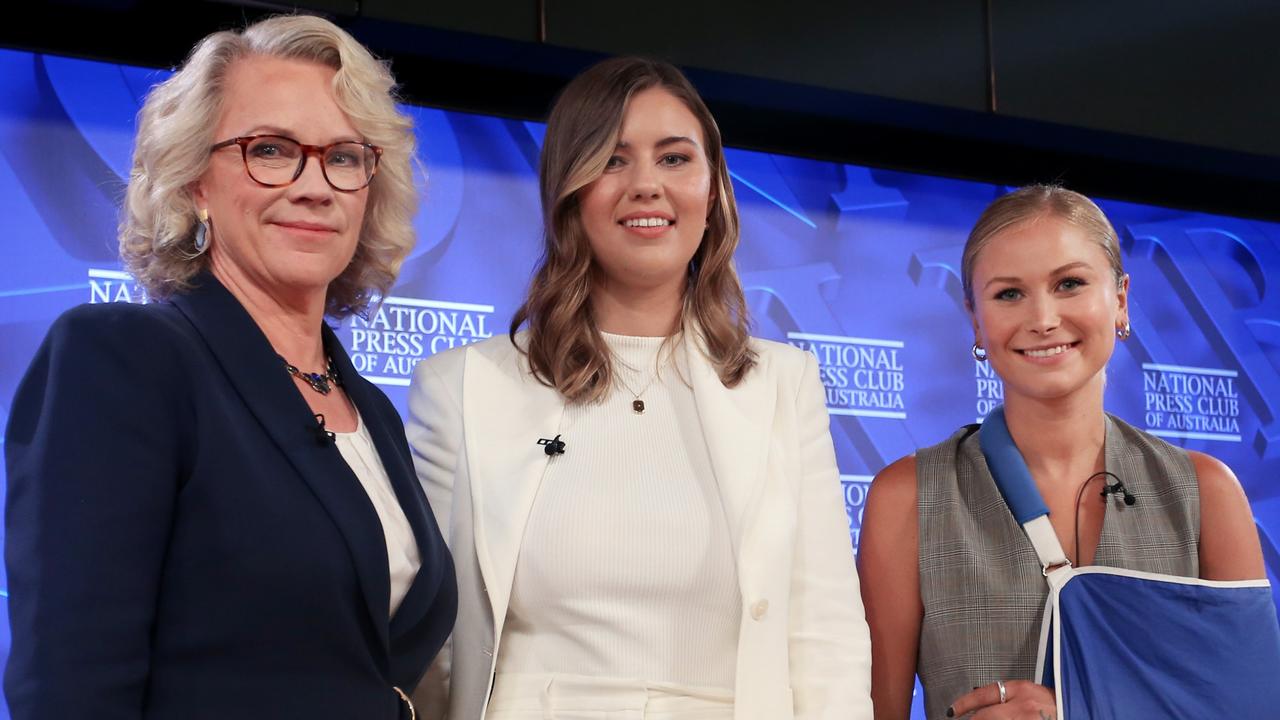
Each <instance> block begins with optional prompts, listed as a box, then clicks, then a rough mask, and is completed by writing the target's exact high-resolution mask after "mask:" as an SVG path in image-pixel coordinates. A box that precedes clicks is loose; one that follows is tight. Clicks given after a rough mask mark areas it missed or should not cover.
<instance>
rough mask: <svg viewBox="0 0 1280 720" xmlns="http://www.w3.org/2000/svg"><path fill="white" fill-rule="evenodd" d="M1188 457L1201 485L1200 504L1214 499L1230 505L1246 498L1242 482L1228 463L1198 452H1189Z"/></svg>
mask: <svg viewBox="0 0 1280 720" xmlns="http://www.w3.org/2000/svg"><path fill="white" fill-rule="evenodd" d="M1186 452H1187V457H1188V458H1189V459H1190V460H1191V467H1192V468H1194V469H1195V471H1196V481H1197V482H1198V483H1199V485H1200V502H1201V504H1204V503H1206V502H1212V501H1213V500H1214V499H1217V500H1220V501H1225V502H1228V503H1231V502H1235V501H1238V500H1244V501H1245V502H1246V503H1247V502H1248V500H1247V499H1246V498H1245V494H1244V488H1243V487H1241V486H1240V480H1239V479H1237V478H1236V474H1235V473H1234V472H1232V471H1231V468H1230V467H1228V466H1227V464H1226V463H1224V462H1222V461H1221V460H1219V459H1218V458H1216V457H1214V456H1212V455H1208V454H1206V453H1202V452H1198V451H1196V450H1188V451H1186Z"/></svg>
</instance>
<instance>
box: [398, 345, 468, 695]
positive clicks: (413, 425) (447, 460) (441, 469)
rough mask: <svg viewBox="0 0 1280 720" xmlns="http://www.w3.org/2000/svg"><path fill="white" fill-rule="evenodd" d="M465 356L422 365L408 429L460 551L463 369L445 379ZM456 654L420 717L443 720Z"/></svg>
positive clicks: (442, 522) (421, 475)
mask: <svg viewBox="0 0 1280 720" xmlns="http://www.w3.org/2000/svg"><path fill="white" fill-rule="evenodd" d="M460 357H461V351H454V352H448V353H444V354H443V355H436V356H433V357H431V358H428V359H426V360H423V361H422V362H420V363H418V366H417V367H416V368H415V369H414V374H413V382H412V385H411V386H410V388H409V420H408V422H407V423H406V425H405V435H406V436H407V437H408V439H409V449H410V451H411V453H412V454H413V466H414V470H415V471H416V472H417V474H418V481H419V482H420V483H422V488H423V490H424V491H425V492H426V494H427V501H428V502H429V503H430V504H431V511H432V512H433V513H435V516H436V523H437V524H438V525H439V526H440V532H441V533H442V534H443V535H444V538H445V541H446V542H447V543H448V544H449V547H450V548H453V547H454V546H455V545H454V539H453V535H452V533H453V527H454V523H453V522H452V516H453V483H454V473H455V472H456V471H457V468H458V459H459V455H460V453H461V451H462V448H461V446H462V398H461V386H462V383H461V366H460V364H459V366H458V368H457V370H458V373H457V375H458V377H457V378H456V379H455V380H456V381H455V382H450V381H449V380H448V379H446V377H445V375H446V374H450V375H452V374H453V373H449V368H450V367H451V366H452V364H454V363H456V361H457V360H458V358H460ZM442 366H443V367H442ZM451 379H454V378H451ZM452 650H453V638H452V636H451V637H450V638H449V640H446V641H445V644H444V647H443V648H441V649H440V653H439V654H438V655H437V656H436V659H435V661H434V662H433V663H432V664H431V667H430V668H428V670H427V674H426V676H425V677H423V679H422V681H421V682H419V683H418V688H417V689H416V690H415V691H414V694H413V699H414V704H415V705H416V706H418V708H420V709H421V710H422V711H421V712H420V713H419V714H420V715H424V716H425V715H426V712H427V711H429V709H432V708H439V709H440V713H441V714H440V715H437V716H436V717H437V718H438V717H443V714H442V713H443V711H444V708H446V707H448V702H447V701H448V697H449V677H450V669H451V660H452ZM427 720H435V718H429V717H428V718H427Z"/></svg>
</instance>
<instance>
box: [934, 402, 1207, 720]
mask: <svg viewBox="0 0 1280 720" xmlns="http://www.w3.org/2000/svg"><path fill="white" fill-rule="evenodd" d="M1106 422H1107V429H1106V451H1105V457H1106V469H1107V470H1108V471H1110V472H1112V473H1115V474H1116V475H1117V476H1119V477H1120V478H1121V479H1122V480H1123V481H1124V484H1125V487H1126V488H1128V489H1129V491H1130V492H1131V493H1133V495H1135V496H1136V497H1137V503H1136V504H1134V505H1133V506H1126V505H1124V503H1123V502H1121V500H1120V497H1119V496H1112V497H1111V498H1108V499H1107V500H1106V501H1105V502H1106V503H1107V509H1106V514H1105V517H1104V520H1103V524H1102V536H1101V539H1100V541H1099V543H1098V549H1097V553H1096V557H1095V560H1094V563H1095V564H1097V565H1106V566H1110V567H1118V568H1126V569H1130V570H1141V571H1145V572H1154V573H1166V574H1170V575H1181V576H1185V577H1198V576H1199V572H1200V567H1199V559H1198V548H1199V534H1200V494H1199V485H1198V483H1197V481H1196V474H1195V469H1194V468H1193V467H1192V465H1191V459H1190V457H1188V455H1187V453H1186V451H1184V450H1182V449H1180V448H1177V447H1174V446H1173V445H1170V444H1169V443H1167V442H1164V441H1163V440H1161V439H1159V438H1157V437H1154V436H1151V435H1148V434H1147V433H1144V432H1142V431H1140V430H1138V429H1136V428H1134V427H1132V426H1130V425H1128V424H1127V423H1125V422H1124V421H1123V420H1120V419H1119V418H1116V417H1114V416H1111V415H1107V416H1106ZM978 427H979V426H976V425H971V426H967V427H965V428H961V429H960V430H959V431H957V432H956V433H955V434H954V435H952V436H951V437H950V438H948V439H947V440H946V441H945V442H942V443H940V444H938V445H934V446H932V447H928V448H924V449H922V450H920V451H919V452H917V453H916V482H917V485H918V489H919V500H918V505H917V512H918V514H919V523H920V538H919V540H920V558H919V564H920V599H921V601H922V602H923V604H924V619H923V624H922V625H921V628H920V653H919V658H918V661H917V666H916V671H917V673H919V675H920V681H921V683H922V684H923V685H924V693H925V709H926V716H927V717H928V718H930V719H931V720H932V719H933V718H943V717H945V713H946V711H947V706H949V705H950V704H951V703H952V702H953V701H954V700H955V699H956V698H958V697H960V696H961V695H963V694H965V693H967V692H969V691H970V690H972V689H973V688H974V686H977V685H985V684H989V683H993V682H995V681H997V680H1016V679H1024V680H1030V679H1032V676H1033V675H1034V674H1035V666H1036V652H1037V649H1038V645H1039V640H1040V620H1041V615H1042V613H1043V611H1044V603H1045V599H1046V598H1047V597H1048V589H1047V587H1046V585H1045V579H1044V577H1043V576H1042V575H1041V572H1040V564H1039V562H1038V561H1037V560H1036V553H1035V550H1034V549H1032V547H1031V542H1030V541H1029V540H1027V536H1026V535H1025V534H1024V533H1023V531H1022V528H1021V527H1020V526H1019V525H1018V524H1017V521H1016V520H1014V518H1013V515H1012V514H1011V513H1010V512H1009V508H1008V506H1006V505H1005V503H1004V499H1003V498H1002V497H1001V496H1000V491H999V490H998V489H997V488H996V485H995V481H994V480H993V479H992V478H991V473H990V471H989V470H988V469H987V463H986V461H985V460H984V459H983V456H982V451H981V449H979V447H978V433H979V432H980V430H978ZM1081 502H1082V503H1083V502H1099V499H1098V495H1097V493H1093V492H1090V493H1088V494H1086V495H1085V497H1084V499H1082V500H1081ZM1141 612H1142V610H1141V608H1134V613H1135V615H1139V614H1140V613H1141Z"/></svg>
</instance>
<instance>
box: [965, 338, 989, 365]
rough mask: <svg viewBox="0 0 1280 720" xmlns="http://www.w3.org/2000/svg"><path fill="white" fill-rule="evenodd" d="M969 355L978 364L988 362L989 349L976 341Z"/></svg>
mask: <svg viewBox="0 0 1280 720" xmlns="http://www.w3.org/2000/svg"><path fill="white" fill-rule="evenodd" d="M969 353H970V354H971V355H973V359H974V360H977V361H978V362H986V361H987V349H986V348H984V347H982V346H981V345H979V344H978V343H977V341H974V343H973V347H972V348H971V349H970V350H969Z"/></svg>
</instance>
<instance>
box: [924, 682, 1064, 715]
mask: <svg viewBox="0 0 1280 720" xmlns="http://www.w3.org/2000/svg"><path fill="white" fill-rule="evenodd" d="M1000 685H1001V683H991V684H990V685H983V686H982V687H978V688H974V690H973V692H969V693H965V694H964V695H961V696H960V697H959V698H957V699H956V701H955V702H954V703H952V704H951V707H950V708H949V709H948V711H947V717H957V718H958V717H964V715H965V713H973V716H972V720H1056V718H1057V717H1058V706H1057V701H1056V700H1055V699H1054V697H1053V691H1052V690H1050V689H1049V688H1047V687H1045V686H1043V685H1037V684H1036V683H1033V682H1031V681H1030V680H1008V681H1005V682H1004V699H1003V701H1002V700H1001V698H1000Z"/></svg>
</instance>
